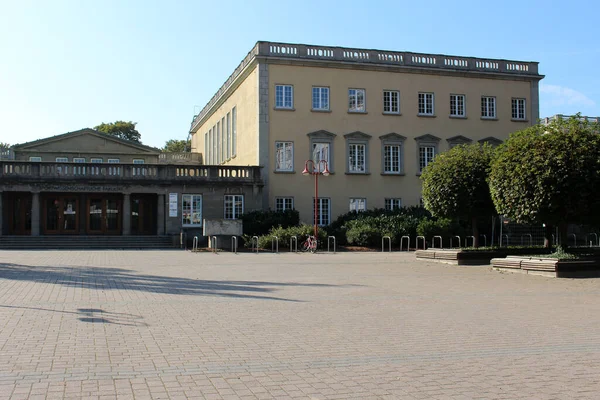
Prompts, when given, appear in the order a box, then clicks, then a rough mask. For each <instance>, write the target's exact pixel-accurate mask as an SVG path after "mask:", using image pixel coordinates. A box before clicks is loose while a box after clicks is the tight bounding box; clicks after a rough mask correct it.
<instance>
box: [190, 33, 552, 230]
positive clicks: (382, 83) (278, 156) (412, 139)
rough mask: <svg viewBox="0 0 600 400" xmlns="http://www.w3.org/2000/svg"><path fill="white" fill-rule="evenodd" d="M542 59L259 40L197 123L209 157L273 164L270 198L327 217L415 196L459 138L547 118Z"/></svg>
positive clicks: (196, 141)
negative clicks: (309, 171) (311, 171)
mask: <svg viewBox="0 0 600 400" xmlns="http://www.w3.org/2000/svg"><path fill="white" fill-rule="evenodd" d="M542 78H543V76H542V75H540V74H539V73H538V63H536V62H522V61H507V60H494V59H481V58H472V57H456V56H445V55H437V54H418V53H409V52H396V51H381V50H366V49H350V48H340V47H323V46H312V45H300V44H283V43H270V42H258V43H257V44H256V45H255V46H254V47H253V48H252V50H251V51H250V52H249V53H248V55H247V56H246V57H245V58H244V60H243V61H242V63H241V64H240V65H239V66H238V67H237V68H236V70H235V71H234V72H233V73H232V74H231V76H230V77H229V79H227V81H226V82H225V83H224V84H223V86H222V87H221V88H220V89H219V90H218V92H217V93H216V94H215V95H214V96H213V98H212V99H211V100H210V101H209V103H208V104H207V105H206V106H205V107H204V109H203V110H202V111H201V112H200V113H199V114H198V115H196V116H195V117H194V120H193V122H192V126H191V131H190V132H191V136H192V151H193V152H197V153H202V155H203V159H204V162H205V163H206V164H218V165H230V164H231V165H254V166H256V165H258V166H261V167H262V168H263V174H262V176H263V179H264V182H265V187H264V191H263V195H264V199H263V204H265V205H268V207H269V208H271V209H278V210H281V209H286V208H290V207H293V208H295V209H297V210H299V211H300V215H301V219H302V220H303V221H305V222H311V221H312V220H313V212H314V211H313V210H314V208H313V207H314V177H313V176H304V175H302V174H301V172H302V170H303V169H304V167H305V161H306V160H311V159H312V160H315V161H319V160H326V161H327V162H328V166H329V169H330V170H331V175H329V176H327V177H324V176H321V177H319V183H320V185H319V186H320V188H319V207H318V219H319V223H320V224H322V225H326V224H328V223H329V222H331V221H332V220H333V219H334V218H335V217H336V216H337V215H339V214H342V213H345V212H347V211H348V210H361V209H366V208H383V207H386V208H394V207H397V206H400V205H406V206H410V205H417V204H419V202H420V199H421V182H420V180H419V176H420V172H421V170H422V169H423V168H424V167H425V166H426V165H427V164H428V163H429V162H431V160H432V159H433V157H435V155H436V154H439V153H440V152H443V151H445V150H448V149H449V148H451V147H452V146H454V145H456V144H459V143H470V142H491V143H492V144H497V143H501V142H502V141H503V140H505V139H506V138H507V137H508V135H509V134H510V133H511V132H514V131H517V130H520V129H523V128H525V127H527V126H529V125H533V124H535V123H537V122H538V118H539V91H538V84H539V81H540V80H541V79H542Z"/></svg>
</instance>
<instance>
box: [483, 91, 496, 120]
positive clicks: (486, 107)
mask: <svg viewBox="0 0 600 400" xmlns="http://www.w3.org/2000/svg"><path fill="white" fill-rule="evenodd" d="M481 118H496V98H495V97H489V96H481Z"/></svg>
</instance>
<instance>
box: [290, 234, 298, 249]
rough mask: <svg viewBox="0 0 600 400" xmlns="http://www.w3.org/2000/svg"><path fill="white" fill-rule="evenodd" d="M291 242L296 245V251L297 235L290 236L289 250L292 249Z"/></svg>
mask: <svg viewBox="0 0 600 400" xmlns="http://www.w3.org/2000/svg"><path fill="white" fill-rule="evenodd" d="M292 243H293V244H294V245H295V246H296V253H297V252H298V236H292V237H291V238H290V251H292Z"/></svg>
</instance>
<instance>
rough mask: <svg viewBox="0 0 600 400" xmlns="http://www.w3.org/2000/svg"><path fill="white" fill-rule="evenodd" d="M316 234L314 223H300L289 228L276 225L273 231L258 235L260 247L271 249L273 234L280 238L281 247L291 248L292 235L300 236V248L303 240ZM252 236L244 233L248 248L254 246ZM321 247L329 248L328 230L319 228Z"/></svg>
mask: <svg viewBox="0 0 600 400" xmlns="http://www.w3.org/2000/svg"><path fill="white" fill-rule="evenodd" d="M313 234H314V227H313V226H312V225H305V224H302V225H298V226H290V227H287V228H283V227H280V226H278V227H275V228H273V229H271V231H270V232H269V233H268V234H266V235H262V236H259V237H258V247H259V248H261V249H268V250H270V249H271V244H272V243H271V241H272V239H273V236H277V237H278V238H279V249H289V248H290V239H291V238H292V236H296V237H297V238H298V250H300V249H301V246H302V242H304V241H305V240H306V238H307V237H308V236H309V235H313ZM252 236H253V235H244V237H243V239H244V244H245V246H246V247H247V248H250V247H252ZM318 240H319V248H321V249H322V248H327V231H325V230H324V229H321V228H319V238H318Z"/></svg>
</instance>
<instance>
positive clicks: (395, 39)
mask: <svg viewBox="0 0 600 400" xmlns="http://www.w3.org/2000/svg"><path fill="white" fill-rule="evenodd" d="M0 6H1V7H0V121H1V123H2V129H1V131H0V141H2V142H9V143H12V144H14V143H22V142H25V141H29V140H34V139H38V138H42V137H47V136H52V135H56V134H61V133H65V132H69V131H74V130H77V129H80V128H84V127H93V126H95V125H97V124H99V123H101V122H112V121H115V120H119V119H122V120H132V121H134V122H137V123H138V126H137V127H138V130H139V131H140V133H141V134H142V141H143V142H144V143H145V144H148V145H151V146H162V145H163V144H164V142H165V141H166V140H168V139H170V138H177V139H183V138H185V137H186V136H187V132H188V130H189V126H190V122H191V119H192V117H193V114H194V109H195V107H196V108H198V107H200V108H201V107H203V106H204V104H206V102H207V101H208V100H209V99H210V98H211V97H212V95H213V94H214V93H215V92H216V90H217V89H218V88H219V87H220V86H221V84H222V83H223V82H224V81H225V80H226V79H227V77H228V76H229V74H230V73H231V72H232V71H233V69H234V68H235V67H236V66H237V65H238V63H239V62H240V61H241V60H242V58H243V57H244V56H245V55H246V53H247V52H248V51H249V50H250V49H251V48H252V46H253V45H254V44H255V42H256V41H258V40H271V41H282V42H292V43H310V44H321V45H331V46H347V47H358V48H376V49H384V50H405V51H414V52H431V53H445V54H451V55H463V56H479V57H490V58H508V59H516V60H524V61H539V62H540V73H542V74H544V75H546V78H545V79H544V80H543V81H542V85H541V89H540V96H541V99H540V100H541V107H540V115H541V116H550V115H553V114H558V113H561V114H571V113H576V112H578V111H581V112H582V113H583V114H585V115H593V116H596V115H600V111H599V110H598V105H599V104H600V75H599V74H598V66H600V43H599V42H598V35H597V23H596V22H594V21H595V20H597V19H598V15H600V5H599V3H598V2H594V1H591V0H589V1H578V0H574V1H571V2H569V3H561V4H560V6H558V7H553V6H551V5H550V3H549V2H548V1H541V0H535V1H527V0H519V1H515V0H507V1H502V2H489V1H481V0H478V1H470V0H469V1H457V2H448V1H441V0H430V1H428V2H421V1H410V2H408V1H398V0H395V1H394V0H392V1H354V0H348V1H343V2H337V1H336V2H334V1H322V0H321V1H313V0H304V1H297V2H286V1H283V2H282V1H279V2H275V1H264V0H253V1H248V0H246V1H237V0H229V1H177V0H173V1H169V2H167V1H165V2H157V1H149V0H145V1H138V0H126V1H122V0H120V1H112V0H103V1H92V0H76V1H75V0H73V1H62V0H54V1H35V2H33V1H27V0H19V1H9V0H4V1H0Z"/></svg>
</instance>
